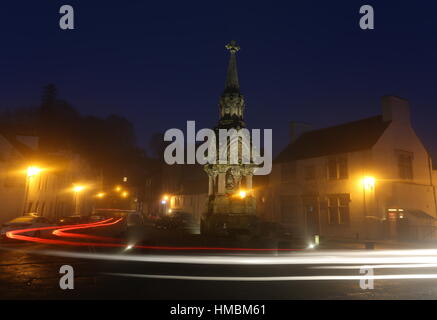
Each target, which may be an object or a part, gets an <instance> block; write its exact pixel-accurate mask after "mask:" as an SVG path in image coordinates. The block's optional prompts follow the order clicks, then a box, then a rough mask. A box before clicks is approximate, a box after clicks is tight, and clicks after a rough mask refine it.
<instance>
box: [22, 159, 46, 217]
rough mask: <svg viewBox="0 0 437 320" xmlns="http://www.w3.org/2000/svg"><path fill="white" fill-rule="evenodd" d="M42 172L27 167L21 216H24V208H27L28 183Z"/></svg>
mask: <svg viewBox="0 0 437 320" xmlns="http://www.w3.org/2000/svg"><path fill="white" fill-rule="evenodd" d="M41 171H42V169H41V168H38V167H36V166H29V167H27V172H26V189H25V192H24V205H23V215H24V214H26V206H27V201H28V197H29V189H30V183H31V181H32V178H33V177H34V176H36V175H38V174H40V173H41Z"/></svg>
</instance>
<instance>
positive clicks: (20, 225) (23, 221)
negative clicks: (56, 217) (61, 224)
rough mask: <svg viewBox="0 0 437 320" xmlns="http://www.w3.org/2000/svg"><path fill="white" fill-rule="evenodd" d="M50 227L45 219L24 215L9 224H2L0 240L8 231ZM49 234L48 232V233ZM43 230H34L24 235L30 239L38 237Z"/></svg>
mask: <svg viewBox="0 0 437 320" xmlns="http://www.w3.org/2000/svg"><path fill="white" fill-rule="evenodd" d="M49 226H51V224H50V222H49V220H48V219H47V218H45V217H40V216H35V215H26V216H22V217H18V218H15V219H13V220H11V221H9V222H6V223H4V224H3V225H2V226H1V229H0V238H1V239H5V238H6V233H7V232H9V231H14V230H20V229H33V228H43V227H49ZM48 232H49V233H50V230H49V231H48ZM43 233H46V232H45V231H44V230H35V231H32V232H29V233H26V234H24V235H29V236H32V237H39V236H41V235H42V234H43Z"/></svg>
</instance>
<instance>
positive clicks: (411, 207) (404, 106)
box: [266, 96, 437, 240]
mask: <svg viewBox="0 0 437 320" xmlns="http://www.w3.org/2000/svg"><path fill="white" fill-rule="evenodd" d="M435 179H437V173H436V172H434V173H433V171H432V163H431V158H430V156H429V154H428V152H427V150H426V149H425V147H424V146H423V144H422V142H421V141H420V139H419V138H418V137H417V135H416V133H415V132H414V129H413V128H412V127H411V123H410V108H409V103H408V102H407V101H406V100H403V99H401V98H398V97H393V96H386V97H383V98H382V114H381V115H378V116H375V117H371V118H367V119H363V120H358V121H353V122H350V123H345V124H341V125H338V126H334V127H330V128H324V129H320V130H313V131H306V132H303V133H302V134H301V135H300V136H298V137H294V140H293V141H292V142H291V143H290V144H289V145H288V146H287V147H286V148H285V149H284V150H283V151H282V152H281V153H280V154H279V155H278V157H277V158H276V159H275V161H274V165H273V170H272V174H271V176H270V181H269V185H270V193H269V194H270V196H269V199H268V202H269V205H268V209H266V210H267V211H266V214H268V215H269V218H270V220H274V221H276V222H279V223H281V224H283V225H284V226H285V227H286V228H288V229H289V230H290V231H292V232H293V233H294V234H295V235H297V236H300V237H306V238H311V237H312V236H314V235H316V234H317V235H321V236H324V237H335V238H356V239H397V240H400V239H413V240H414V239H429V238H431V237H433V236H434V227H433V226H434V221H435V219H436V217H437V216H436V214H437V213H436V194H435V187H434V183H435V182H434V181H436V180H435Z"/></svg>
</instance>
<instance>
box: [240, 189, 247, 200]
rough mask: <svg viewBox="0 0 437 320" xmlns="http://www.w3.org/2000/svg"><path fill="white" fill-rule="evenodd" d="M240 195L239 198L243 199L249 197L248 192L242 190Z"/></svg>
mask: <svg viewBox="0 0 437 320" xmlns="http://www.w3.org/2000/svg"><path fill="white" fill-rule="evenodd" d="M238 195H239V197H240V198H241V199H244V198H246V196H247V192H246V191H245V190H240V192H239V193H238Z"/></svg>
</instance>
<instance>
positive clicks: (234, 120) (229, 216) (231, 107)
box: [203, 41, 256, 231]
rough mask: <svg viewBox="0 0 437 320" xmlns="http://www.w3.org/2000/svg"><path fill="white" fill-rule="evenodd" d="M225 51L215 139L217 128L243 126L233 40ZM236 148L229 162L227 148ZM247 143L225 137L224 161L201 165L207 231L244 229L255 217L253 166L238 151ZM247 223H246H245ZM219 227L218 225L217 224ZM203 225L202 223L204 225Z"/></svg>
mask: <svg viewBox="0 0 437 320" xmlns="http://www.w3.org/2000/svg"><path fill="white" fill-rule="evenodd" d="M226 49H228V50H229V53H230V57H229V66H228V70H227V75H226V83H225V89H224V91H223V93H222V95H221V97H220V102H219V108H220V119H219V123H218V125H217V126H216V127H215V128H214V130H215V132H216V137H217V141H218V140H219V139H218V137H219V130H220V129H227V130H229V129H235V130H237V132H240V130H241V129H244V128H245V127H246V124H245V122H244V111H245V110H244V109H245V103H244V97H243V95H242V94H241V92H240V85H239V82H238V72H237V59H236V54H237V52H238V51H239V50H240V47H239V46H238V45H237V44H236V42H235V41H231V42H230V43H229V44H228V45H226ZM235 148H238V162H237V163H236V164H232V163H231V161H229V154H230V151H231V150H232V149H233V150H235ZM244 148H248V149H246V150H249V157H250V146H248V145H245V144H244V143H243V139H242V138H241V137H238V141H235V143H232V142H231V141H230V140H228V142H227V145H226V150H228V158H227V159H228V161H227V162H225V163H224V164H223V163H217V164H207V165H205V171H206V172H207V174H208V177H209V192H208V212H207V213H206V215H205V217H204V220H203V223H204V224H206V225H207V226H208V227H207V228H208V229H209V230H210V231H211V230H212V229H211V228H213V229H217V228H220V227H224V228H225V229H228V230H229V229H240V230H241V229H245V228H246V227H247V224H248V223H249V221H252V220H254V219H255V212H256V201H255V198H254V196H253V193H252V176H253V172H254V169H255V167H256V165H254V164H252V163H249V164H245V163H243V161H242V150H243V149H244ZM249 224H250V223H249ZM219 226H220V227H219ZM204 227H205V225H204Z"/></svg>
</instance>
